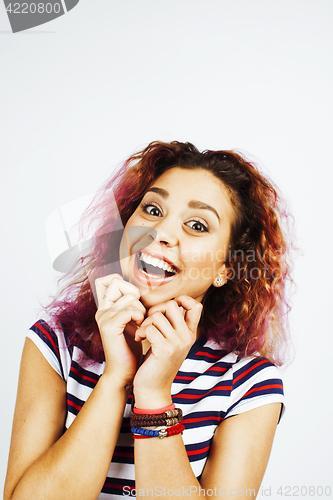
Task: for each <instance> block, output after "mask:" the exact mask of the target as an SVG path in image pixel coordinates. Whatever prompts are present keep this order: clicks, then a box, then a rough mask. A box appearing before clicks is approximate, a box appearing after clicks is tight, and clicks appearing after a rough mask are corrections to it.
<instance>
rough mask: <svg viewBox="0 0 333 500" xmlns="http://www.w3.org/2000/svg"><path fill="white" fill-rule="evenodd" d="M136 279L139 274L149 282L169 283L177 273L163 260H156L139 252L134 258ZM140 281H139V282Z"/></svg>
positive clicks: (177, 270)
mask: <svg viewBox="0 0 333 500" xmlns="http://www.w3.org/2000/svg"><path fill="white" fill-rule="evenodd" d="M135 260H136V266H137V270H138V271H139V273H138V276H137V277H138V278H139V275H140V274H144V275H145V276H146V278H147V279H149V281H153V282H155V281H158V282H159V283H162V282H166V281H170V280H171V279H172V278H173V277H174V276H176V275H177V274H178V273H179V269H177V268H176V267H175V266H173V265H172V264H169V263H168V262H166V261H165V260H162V259H157V258H156V257H153V256H152V255H149V254H147V253H145V252H139V253H137V254H136V256H135ZM140 281H141V280H140Z"/></svg>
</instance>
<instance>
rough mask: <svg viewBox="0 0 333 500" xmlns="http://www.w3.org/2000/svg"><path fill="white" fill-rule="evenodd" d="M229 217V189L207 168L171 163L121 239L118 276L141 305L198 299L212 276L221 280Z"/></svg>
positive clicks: (230, 221)
mask: <svg viewBox="0 0 333 500" xmlns="http://www.w3.org/2000/svg"><path fill="white" fill-rule="evenodd" d="M233 217H235V214H234V210H233V206H232V204H231V201H230V196H229V191H228V189H227V188H226V187H225V185H224V184H223V183H222V182H221V181H220V180H219V179H218V178H217V177H215V176H214V175H213V174H211V173H210V172H208V171H206V170H202V169H200V170H194V169H193V170H192V169H185V168H180V167H174V168H171V169H170V170H167V171H166V172H164V173H163V174H162V175H161V176H160V177H159V178H158V179H157V180H156V181H155V182H154V183H153V185H152V186H151V187H150V188H149V189H148V190H147V192H146V193H145V195H144V197H143V199H142V202H141V204H140V205H139V207H138V208H137V209H136V210H135V212H134V213H133V215H132V216H131V218H130V219H129V220H128V222H127V224H126V227H125V231H124V236H123V239H122V242H121V245H120V258H121V260H120V263H121V268H122V273H123V277H124V279H126V280H128V281H129V282H131V283H133V284H134V285H135V286H137V287H138V288H139V290H140V292H141V301H142V303H143V304H144V305H145V307H147V308H149V307H152V306H153V305H155V304H158V303H161V302H164V301H167V300H171V299H173V298H174V297H177V296H178V295H189V296H190V297H192V298H194V299H196V300H198V301H200V302H201V301H202V299H203V297H204V295H205V293H206V292H207V290H208V288H209V287H210V286H211V285H212V284H213V282H214V280H215V278H217V277H222V279H223V282H224V281H225V272H226V270H225V266H224V264H223V263H224V261H225V259H226V257H227V253H228V248H229V239H230V233H231V223H232V220H233ZM133 226H135V227H133Z"/></svg>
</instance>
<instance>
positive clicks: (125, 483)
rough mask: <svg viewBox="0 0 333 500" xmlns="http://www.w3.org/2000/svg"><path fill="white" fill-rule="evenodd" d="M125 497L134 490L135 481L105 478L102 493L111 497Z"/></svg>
mask: <svg viewBox="0 0 333 500" xmlns="http://www.w3.org/2000/svg"><path fill="white" fill-rule="evenodd" d="M124 487H126V489H125V494H126V495H127V494H128V492H129V491H130V489H135V481H133V480H131V479H117V478H115V477H107V478H106V480H105V483H104V486H103V488H102V493H110V494H111V495H121V496H124Z"/></svg>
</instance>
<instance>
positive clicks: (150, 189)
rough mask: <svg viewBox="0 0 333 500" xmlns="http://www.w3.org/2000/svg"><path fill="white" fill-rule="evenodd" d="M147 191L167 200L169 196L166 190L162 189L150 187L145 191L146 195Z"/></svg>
mask: <svg viewBox="0 0 333 500" xmlns="http://www.w3.org/2000/svg"><path fill="white" fill-rule="evenodd" d="M149 191H152V192H153V193H157V194H159V195H160V196H162V198H167V197H168V196H169V193H168V191H167V190H166V189H162V188H158V187H151V188H149V189H147V191H146V193H149Z"/></svg>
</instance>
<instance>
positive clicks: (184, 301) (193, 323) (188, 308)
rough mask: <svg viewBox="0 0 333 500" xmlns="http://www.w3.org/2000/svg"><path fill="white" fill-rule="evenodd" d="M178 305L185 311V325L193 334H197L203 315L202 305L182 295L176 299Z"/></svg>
mask: <svg viewBox="0 0 333 500" xmlns="http://www.w3.org/2000/svg"><path fill="white" fill-rule="evenodd" d="M174 300H175V301H176V302H177V304H178V305H179V306H181V307H183V308H184V309H185V317H184V319H185V323H186V325H187V327H188V328H189V330H191V332H193V333H196V331H197V329H198V324H199V321H200V318H201V314H202V308H203V306H202V304H201V302H198V301H197V300H195V299H192V297H189V296H188V295H180V296H179V297H175V299H174Z"/></svg>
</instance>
